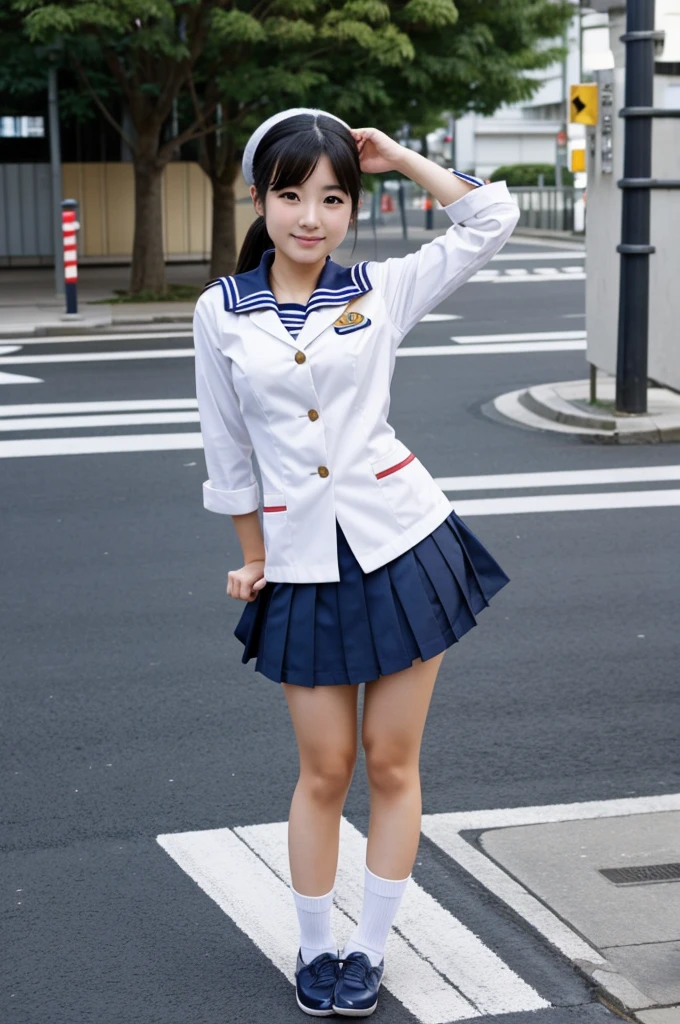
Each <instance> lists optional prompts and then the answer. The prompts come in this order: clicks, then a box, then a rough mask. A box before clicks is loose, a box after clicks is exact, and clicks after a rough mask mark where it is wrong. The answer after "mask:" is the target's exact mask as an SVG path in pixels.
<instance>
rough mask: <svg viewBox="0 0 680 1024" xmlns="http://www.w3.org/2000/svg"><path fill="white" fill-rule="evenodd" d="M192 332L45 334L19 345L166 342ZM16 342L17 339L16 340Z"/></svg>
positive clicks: (22, 341)
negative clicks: (155, 340)
mask: <svg viewBox="0 0 680 1024" xmlns="http://www.w3.org/2000/svg"><path fill="white" fill-rule="evenodd" d="M191 337H193V331H192V330H191V329H190V328H185V329H184V330H183V331H144V332H139V331H135V332H133V333H132V334H122V333H121V334H116V333H114V332H109V333H106V334H45V335H40V336H38V337H35V336H34V337H30V338H22V339H21V345H22V346H23V345H74V344H83V345H86V344H88V343H91V342H93V341H109V342H111V341H114V342H115V341H153V340H154V339H158V340H159V341H167V339H168V338H191ZM17 340H18V339H17Z"/></svg>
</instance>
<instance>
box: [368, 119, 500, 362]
mask: <svg viewBox="0 0 680 1024" xmlns="http://www.w3.org/2000/svg"><path fill="white" fill-rule="evenodd" d="M355 138H357V146H358V148H359V155H360V160H361V166H362V169H363V170H365V171H369V172H379V171H386V170H397V171H401V172H402V173H403V174H406V175H407V176H408V177H410V178H411V179H412V180H413V181H416V182H417V183H418V184H419V185H422V186H423V187H424V188H426V189H427V190H428V191H429V192H431V193H432V194H433V195H434V196H435V197H436V198H437V199H438V200H439V202H440V203H441V204H442V206H443V207H444V210H445V212H446V214H447V216H448V217H449V218H450V220H451V222H452V223H451V227H450V228H449V229H448V230H447V231H446V233H445V234H443V235H440V236H439V237H437V238H434V239H433V240H432V241H431V242H426V243H425V245H423V246H421V247H420V249H418V250H417V251H416V252H413V253H409V254H408V255H407V256H403V257H401V258H391V259H387V260H384V261H382V262H372V263H369V265H368V267H367V270H368V275H369V277H370V278H371V280H376V281H377V282H379V285H380V289H381V291H382V293H383V294H384V296H385V300H386V302H387V308H388V312H389V314H390V317H391V319H392V322H393V323H394V325H395V328H396V341H397V344H398V343H399V341H400V340H401V338H403V337H404V335H405V334H407V333H408V331H410V330H411V328H412V327H414V326H415V324H417V323H418V321H419V320H421V319H422V317H423V316H425V314H426V313H429V312H430V310H432V309H434V308H435V307H436V306H438V305H439V303H440V302H442V301H443V300H444V299H445V298H446V297H447V296H448V295H450V294H451V293H452V292H454V291H455V290H456V289H457V288H459V287H460V286H461V285H462V284H464V282H465V281H467V280H468V279H469V278H470V277H472V275H473V274H474V273H476V272H477V270H479V269H480V268H481V267H483V266H484V265H485V264H486V263H487V262H488V260H490V259H491V257H492V256H493V255H495V253H497V252H498V250H499V249H500V248H501V247H502V246H503V245H504V243H505V242H506V241H507V240H508V238H509V237H510V235H511V234H512V231H513V229H514V227H515V225H516V224H517V221H518V219H519V209H518V207H517V204H516V202H515V201H514V199H513V198H512V196H511V195H510V193H509V191H508V188H507V185H506V184H505V182H503V181H497V182H494V183H493V184H490V185H483V184H479V185H478V184H476V183H475V179H472V178H471V177H469V176H467V175H465V176H459V175H458V173H457V172H454V173H453V174H452V173H451V172H450V171H448V170H445V169H444V168H443V167H439V165H438V164H435V163H433V162H432V161H431V160H426V159H425V157H423V156H421V155H420V154H419V153H414V152H412V151H411V150H409V149H406V148H405V147H404V146H400V145H399V144H398V143H396V142H395V141H394V140H393V139H390V138H389V136H387V135H384V134H383V133H382V132H379V131H378V130H377V129H375V128H363V129H357V130H356V134H355Z"/></svg>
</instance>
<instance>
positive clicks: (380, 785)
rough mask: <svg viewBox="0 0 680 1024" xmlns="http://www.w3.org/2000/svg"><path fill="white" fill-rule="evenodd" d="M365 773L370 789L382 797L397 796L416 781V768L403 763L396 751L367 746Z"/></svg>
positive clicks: (401, 756) (407, 762)
mask: <svg viewBox="0 0 680 1024" xmlns="http://www.w3.org/2000/svg"><path fill="white" fill-rule="evenodd" d="M364 749H365V752H366V773H367V775H368V782H369V785H370V787H371V789H372V790H373V791H375V792H379V793H381V794H382V795H383V796H399V794H401V793H404V792H405V791H406V790H407V789H409V788H410V787H411V786H413V784H414V782H417V780H418V766H417V765H413V764H411V763H410V762H409V761H405V760H404V757H403V755H402V754H400V753H399V752H398V751H397V750H394V749H392V750H390V749H384V748H383V749H381V748H379V747H373V746H371V745H368V746H367V747H366V746H365V747H364Z"/></svg>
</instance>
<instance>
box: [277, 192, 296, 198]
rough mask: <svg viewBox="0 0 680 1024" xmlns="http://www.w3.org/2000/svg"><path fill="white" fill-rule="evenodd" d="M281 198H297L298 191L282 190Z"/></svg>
mask: <svg viewBox="0 0 680 1024" xmlns="http://www.w3.org/2000/svg"><path fill="white" fill-rule="evenodd" d="M279 199H297V193H296V192H281V193H280V194H279Z"/></svg>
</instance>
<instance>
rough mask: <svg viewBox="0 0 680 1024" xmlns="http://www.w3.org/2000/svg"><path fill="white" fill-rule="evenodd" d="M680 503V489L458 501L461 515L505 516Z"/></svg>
mask: <svg viewBox="0 0 680 1024" xmlns="http://www.w3.org/2000/svg"><path fill="white" fill-rule="evenodd" d="M678 505H680V490H658V491H611V492H606V493H602V494H534V495H527V496H526V497H523V498H480V499H477V500H475V499H474V498H472V499H470V500H469V501H454V502H453V507H454V509H455V511H456V513H457V514H458V515H460V516H504V515H520V514H522V513H526V512H529V513H531V512H593V511H599V510H602V509H613V508H669V507H676V506H678Z"/></svg>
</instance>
